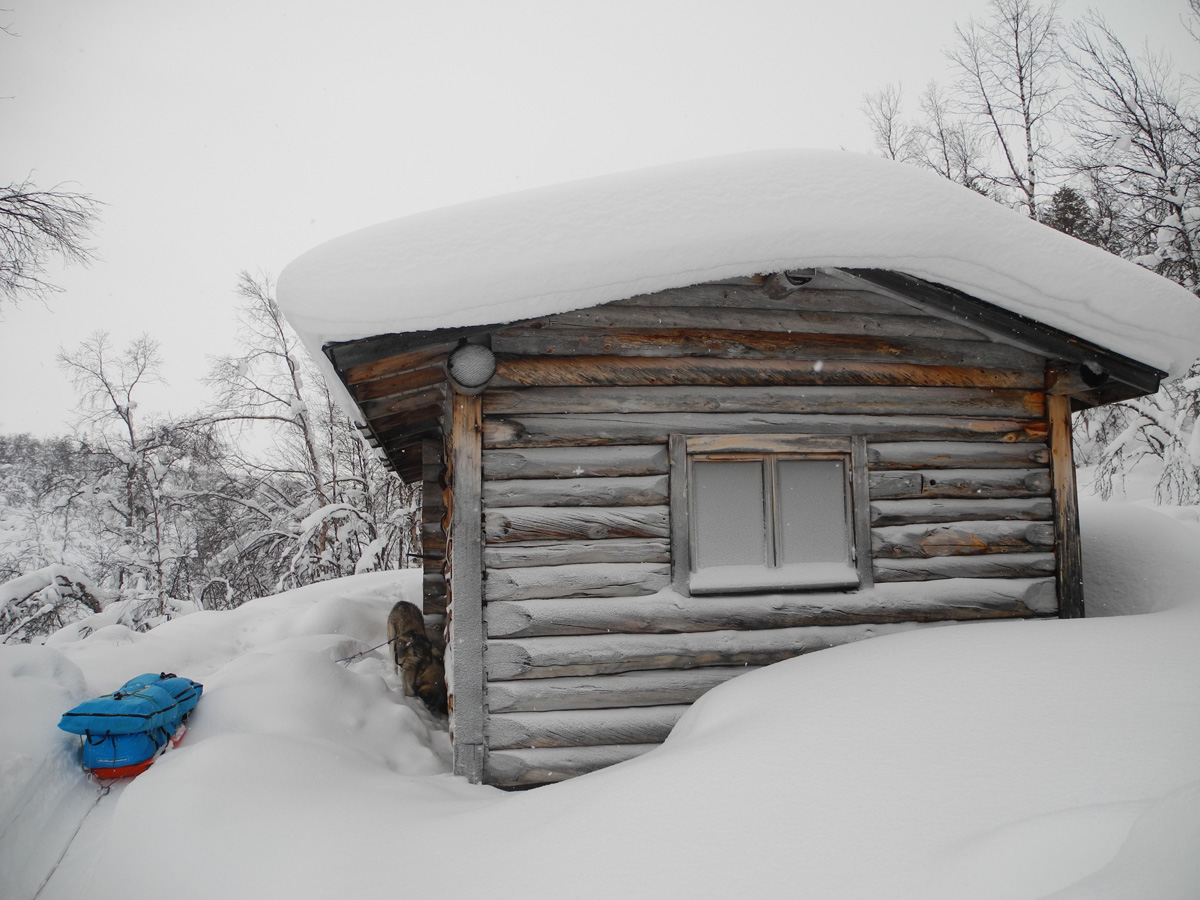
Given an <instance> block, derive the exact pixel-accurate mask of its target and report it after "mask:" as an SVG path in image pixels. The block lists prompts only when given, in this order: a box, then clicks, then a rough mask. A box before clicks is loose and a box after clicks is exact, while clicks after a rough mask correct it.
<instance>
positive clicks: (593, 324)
mask: <svg viewBox="0 0 1200 900" xmlns="http://www.w3.org/2000/svg"><path fill="white" fill-rule="evenodd" d="M526 327H528V326H526ZM535 327H538V329H539V330H542V329H545V328H552V329H570V328H583V329H598V328H600V329H605V330H609V329H634V328H652V329H656V330H658V329H672V330H690V329H704V330H709V331H715V330H720V331H734V332H743V331H766V332H783V333H786V334H792V333H799V332H803V333H806V334H858V335H869V336H875V337H917V338H944V339H949V340H960V341H983V340H987V336H986V335H984V334H983V332H981V331H978V330H977V329H974V328H970V327H968V326H966V325H962V324H959V323H957V322H952V321H950V320H948V319H937V318H934V317H932V316H917V315H912V311H911V310H908V311H906V314H905V315H891V314H889V313H878V312H867V311H856V312H852V313H851V312H840V311H839V312H833V311H826V310H814V309H804V308H800V307H798V306H795V305H794V306H793V307H792V308H790V309H779V310H771V309H750V308H747V307H743V306H725V307H723V308H722V307H719V306H689V305H679V306H666V307H664V306H654V307H644V306H643V307H637V306H595V307H592V308H591V309H581V310H576V311H574V312H566V313H558V314H556V315H552V316H547V317H546V318H545V319H540V320H538V322H537V323H536V326H535Z"/></svg>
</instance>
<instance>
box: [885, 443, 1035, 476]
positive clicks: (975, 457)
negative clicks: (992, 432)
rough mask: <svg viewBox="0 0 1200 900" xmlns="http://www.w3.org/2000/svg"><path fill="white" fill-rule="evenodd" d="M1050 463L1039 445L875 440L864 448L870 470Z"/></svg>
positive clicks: (966, 467) (999, 466)
mask: <svg viewBox="0 0 1200 900" xmlns="http://www.w3.org/2000/svg"><path fill="white" fill-rule="evenodd" d="M1049 461H1050V448H1049V447H1047V446H1046V445H1045V442H1044V441H1043V442H1041V443H1029V444H1014V443H1007V442H1005V443H985V442H982V441H981V442H980V443H968V442H965V441H942V442H938V441H876V442H872V443H871V445H870V447H868V448H867V465H868V467H869V468H870V469H872V470H876V469H977V468H978V469H992V468H1009V467H1012V468H1018V469H1021V468H1028V467H1030V466H1038V465H1045V464H1046V463H1048V462H1049Z"/></svg>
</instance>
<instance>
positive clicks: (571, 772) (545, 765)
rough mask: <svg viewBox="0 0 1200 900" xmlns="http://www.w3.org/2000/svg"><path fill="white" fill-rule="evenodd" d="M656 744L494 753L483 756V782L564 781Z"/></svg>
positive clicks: (510, 784) (513, 784)
mask: <svg viewBox="0 0 1200 900" xmlns="http://www.w3.org/2000/svg"><path fill="white" fill-rule="evenodd" d="M657 746H658V744H610V745H608V746H605V747H547V748H543V749H538V750H494V751H492V752H490V753H488V754H487V756H486V757H484V763H483V780H484V782H485V783H487V784H494V785H497V786H499V787H527V786H531V785H535V784H551V783H553V782H556V781H566V780H567V779H568V778H576V777H578V776H580V775H586V774H588V773H589V772H595V771H597V770H599V769H604V768H607V767H608V766H612V765H616V764H617V763H619V762H624V761H625V760H627V759H633V758H635V757H638V756H641V755H642V754H643V753H647V752H649V751H650V750H653V749H654V748H655V747H657Z"/></svg>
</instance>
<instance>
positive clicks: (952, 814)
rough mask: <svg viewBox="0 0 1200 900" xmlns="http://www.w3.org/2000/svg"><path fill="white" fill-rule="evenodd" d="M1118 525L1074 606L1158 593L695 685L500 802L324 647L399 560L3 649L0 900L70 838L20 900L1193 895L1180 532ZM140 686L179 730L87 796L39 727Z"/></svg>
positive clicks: (434, 734)
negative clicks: (612, 748) (611, 743)
mask: <svg viewBox="0 0 1200 900" xmlns="http://www.w3.org/2000/svg"><path fill="white" fill-rule="evenodd" d="M1120 510H1121V508H1120V507H1114V506H1108V507H1105V508H1104V509H1103V514H1102V516H1101V517H1102V518H1103V519H1105V521H1106V522H1108V523H1117V522H1118V520H1119V515H1120ZM1137 512H1138V513H1139V514H1140V513H1141V512H1143V511H1141V510H1138V511H1137ZM1145 512H1146V513H1147V514H1150V515H1153V516H1157V517H1158V518H1157V519H1154V520H1146V521H1142V522H1140V523H1139V525H1138V527H1137V528H1130V529H1127V531H1126V534H1125V538H1124V540H1123V541H1111V542H1109V544H1107V545H1105V547H1104V548H1103V549H1102V552H1103V553H1105V554H1106V555H1107V556H1109V557H1110V560H1109V561H1110V564H1111V567H1112V569H1111V571H1127V572H1130V573H1134V575H1135V576H1136V573H1137V572H1138V571H1143V574H1145V575H1146V576H1147V578H1148V580H1144V581H1139V579H1138V578H1137V577H1131V578H1128V579H1123V580H1118V581H1116V582H1112V581H1111V580H1110V579H1109V577H1108V576H1107V575H1106V574H1105V573H1104V572H1103V571H1101V572H1100V573H1099V574H1100V579H1099V580H1097V581H1089V583H1088V585H1087V588H1088V591H1089V601H1090V602H1092V603H1093V604H1098V605H1099V606H1101V607H1102V608H1104V609H1105V610H1106V611H1108V612H1109V613H1114V614H1115V613H1120V612H1123V611H1128V610H1130V609H1133V610H1138V609H1151V608H1160V607H1164V606H1170V605H1174V604H1181V603H1182V604H1184V605H1182V606H1178V607H1177V608H1174V609H1168V610H1166V611H1163V612H1158V613H1154V614H1151V615H1138V616H1129V615H1123V616H1122V615H1113V616H1111V617H1108V618H1099V619H1083V620H1048V621H1015V622H989V623H972V624H964V625H956V626H953V627H948V628H939V629H932V630H928V631H918V632H912V633H908V634H902V635H896V636H891V637H885V638H879V639H875V640H869V641H864V642H862V643H858V644H853V645H848V646H845V647H839V648H835V649H832V650H826V651H822V652H820V653H814V654H811V655H809V656H805V657H801V658H798V659H794V660H790V661H788V662H785V663H780V664H778V665H775V666H770V667H767V668H764V669H761V670H759V671H756V672H752V673H750V674H747V675H746V676H744V677H741V678H737V679H734V680H733V681H731V682H729V683H727V684H726V685H724V686H722V687H720V688H718V689H716V690H714V691H712V692H711V693H710V694H708V695H706V696H705V697H704V698H703V699H702V700H701V701H700V702H699V703H697V704H696V705H695V706H694V707H693V708H692V710H691V711H690V712H689V713H688V714H687V715H686V716H684V718H683V719H682V720H681V722H680V724H679V725H678V726H677V728H676V730H675V732H674V733H673V734H672V736H671V737H670V739H669V740H668V741H667V743H666V744H664V745H663V746H662V747H661V748H659V749H657V750H654V751H652V752H651V753H649V754H647V755H645V756H643V757H640V758H638V759H636V760H633V761H631V762H628V763H624V764H621V765H619V766H616V767H613V768H611V769H607V770H604V771H601V772H598V773H594V774H592V775H588V776H585V777H582V778H578V779H576V780H574V781H571V782H567V783H564V784H560V785H551V786H547V787H543V788H538V789H536V790H533V791H528V792H524V793H513V794H506V793H504V792H501V791H499V790H496V789H494V788H489V787H483V786H472V785H468V784H466V783H465V782H463V781H462V779H458V778H455V777H453V776H451V775H449V774H447V771H448V759H449V754H448V749H449V748H448V743H447V739H446V735H445V732H444V731H442V730H441V727H440V726H439V723H438V722H437V721H436V720H434V719H433V718H431V717H430V716H429V715H428V713H426V712H425V711H424V709H423V708H422V707H421V706H420V704H419V703H417V702H416V701H409V700H406V699H405V698H404V697H403V696H402V695H401V691H400V685H399V682H398V681H397V680H396V678H395V676H394V674H393V673H392V672H391V671H390V666H389V664H388V663H387V662H386V661H385V659H384V658H383V654H382V651H373V652H370V653H367V654H366V655H364V656H361V657H357V658H352V659H351V658H350V657H353V656H354V655H355V654H357V653H360V652H362V651H364V650H367V649H368V648H370V647H372V646H374V645H375V644H377V643H380V642H381V641H382V640H383V632H384V623H385V619H386V615H387V611H388V609H389V608H390V605H391V603H392V602H393V601H394V600H396V599H399V598H407V599H413V598H414V597H419V592H420V574H419V571H410V572H403V573H379V574H373V575H368V576H356V577H354V578H351V579H343V580H341V581H334V582H327V583H324V584H319V585H314V586H312V587H309V588H304V589H301V590H298V591H292V592H289V593H287V594H282V595H279V596H276V597H270V598H265V599H262V600H257V601H254V602H252V603H250V604H247V605H246V606H244V607H241V608H240V609H237V610H234V611H232V612H202V613H196V614H193V615H190V616H186V617H183V618H180V619H177V620H174V621H172V622H169V623H167V624H166V625H163V626H160V627H158V628H155V629H154V630H152V631H151V632H149V633H146V634H137V633H134V632H131V631H128V630H127V629H122V628H120V627H119V626H109V627H107V628H100V629H98V630H96V631H95V632H94V633H92V634H90V636H88V637H87V638H84V639H80V638H78V637H77V636H76V635H77V634H78V633H79V632H75V631H72V632H65V633H62V634H61V635H60V636H59V637H58V638H57V639H53V640H51V641H50V642H49V643H48V644H47V645H46V646H43V647H35V646H18V647H7V646H6V647H0V716H3V719H4V722H5V729H4V730H3V731H2V732H0V896H4V897H6V898H9V897H11V898H14V900H20V898H28V897H31V896H33V894H34V893H35V891H36V890H37V888H38V886H39V885H40V884H41V883H42V882H43V881H44V879H45V878H46V876H47V874H48V873H49V872H50V871H51V870H52V868H53V866H54V864H55V863H56V861H57V860H58V858H59V856H60V854H62V852H63V849H64V847H66V846H67V845H68V843H69V842H70V838H71V834H72V832H73V830H74V829H75V828H76V827H77V826H78V825H79V823H80V822H81V821H82V822H83V823H84V824H83V827H82V828H81V829H80V831H79V834H78V836H77V837H76V838H75V839H74V841H73V842H70V851H69V852H68V853H67V854H66V855H65V857H64V858H63V860H62V862H61V864H60V865H59V866H58V868H57V871H55V872H54V874H53V877H52V878H51V879H50V880H49V883H48V884H47V885H46V887H45V890H44V891H43V892H42V894H41V896H42V897H43V898H71V900H75V898H79V897H94V898H101V900H106V898H111V900H116V898H142V897H146V898H149V897H152V896H159V895H161V894H162V892H163V891H167V892H168V893H170V894H171V895H172V896H175V897H181V898H205V900H209V898H213V897H229V898H252V897H253V898H261V897H264V896H267V897H276V896H280V897H289V898H291V900H305V898H313V900H316V898H327V897H331V896H353V897H356V898H376V897H378V898H381V900H382V898H385V897H386V898H392V897H395V896H396V895H397V894H399V893H403V894H416V895H419V896H427V897H439V896H446V897H474V896H489V897H514V898H518V897H519V898H523V900H524V898H528V897H543V896H565V897H572V898H587V897H612V896H628V897H698V898H705V897H713V898H717V897H722V898H726V897H731V896H747V895H748V896H757V897H771V898H773V897H781V898H782V897H795V896H811V897H821V898H847V900H849V898H855V900H860V898H863V897H887V898H889V900H906V898H913V900H916V898H920V900H931V898H947V900H949V898H955V900H958V898H963V897H970V898H972V900H988V898H997V900H999V898H1006V900H1011V898H1026V897H1027V898H1036V897H1043V896H1058V897H1061V898H1066V900H1078V898H1085V897H1086V898H1106V897H1112V898H1118V897H1120V898H1126V897H1154V898H1156V900H1172V898H1179V900H1183V898H1190V897H1194V896H1195V886H1196V885H1197V884H1200V871H1198V868H1197V857H1196V855H1195V847H1196V846H1197V845H1198V843H1200V804H1198V803H1197V796H1198V795H1197V792H1198V791H1200V654H1198V653H1197V652H1196V647H1197V645H1198V643H1200V604H1196V603H1194V602H1190V601H1192V600H1193V598H1195V596H1196V593H1197V592H1196V587H1195V585H1196V580H1195V573H1194V572H1193V571H1192V568H1191V563H1190V561H1189V560H1181V559H1179V558H1178V556H1177V555H1176V556H1174V557H1173V558H1171V559H1169V560H1167V561H1166V564H1164V559H1163V557H1161V556H1159V555H1157V551H1158V548H1159V546H1160V545H1161V544H1162V543H1163V542H1164V541H1168V542H1172V544H1171V545H1172V546H1177V545H1176V544H1174V543H1173V542H1174V541H1176V539H1180V540H1185V541H1190V542H1191V544H1192V545H1193V546H1194V544H1195V541H1196V538H1197V537H1198V536H1200V529H1198V528H1197V527H1196V526H1195V525H1193V524H1189V523H1186V522H1178V521H1175V520H1173V519H1171V518H1168V517H1167V516H1163V515H1161V514H1159V513H1157V512H1153V511H1145ZM1084 516H1085V518H1084V540H1085V547H1087V546H1088V542H1089V522H1090V521H1091V520H1092V519H1093V518H1095V515H1094V509H1093V506H1092V505H1091V504H1087V505H1085V506H1084ZM1115 527H1116V525H1115V524H1112V525H1111V527H1109V528H1108V531H1109V532H1111V530H1112V528H1115ZM1149 567H1153V568H1154V570H1155V571H1153V572H1148V571H1144V570H1146V569H1147V568H1149ZM1139 584H1143V585H1145V589H1146V590H1153V591H1156V592H1158V593H1160V594H1161V595H1162V597H1163V598H1164V599H1163V600H1162V601H1161V602H1160V601H1158V600H1153V601H1152V600H1148V599H1147V598H1146V597H1142V596H1136V594H1137V593H1138V592H1139V590H1140V589H1139V587H1138V585H1139ZM158 669H168V670H175V671H187V672H188V673H189V675H191V676H193V677H195V678H197V679H199V680H201V681H203V682H204V683H205V685H206V691H205V699H204V703H203V704H201V706H200V707H199V708H198V709H197V712H196V714H195V717H194V719H193V724H192V729H191V732H190V733H189V735H188V738H187V740H186V741H185V742H184V744H183V745H182V746H181V747H179V748H178V749H175V750H172V751H169V752H168V753H167V754H166V755H165V756H164V757H163V758H162V759H161V760H159V761H158V762H157V763H156V764H155V765H154V766H153V767H152V768H151V769H150V770H149V771H148V772H146V773H145V774H144V775H141V776H139V777H138V778H137V779H136V780H134V781H133V782H130V783H127V784H125V785H123V786H119V787H118V788H116V789H115V790H114V791H113V793H112V795H110V796H107V797H104V798H102V799H101V800H100V802H99V803H98V804H97V803H96V800H95V798H96V794H95V791H94V789H93V788H92V787H90V786H89V785H88V784H87V783H86V782H85V781H84V780H83V778H82V775H81V774H80V773H79V771H78V769H77V768H76V766H77V765H78V763H77V761H76V760H75V758H74V753H75V749H74V747H73V745H72V744H71V742H70V741H69V740H68V739H67V736H66V735H64V734H62V733H61V732H59V731H58V730H57V729H56V728H55V724H54V723H55V722H56V721H57V717H58V715H59V714H60V713H61V712H62V711H63V710H64V709H66V708H67V707H69V706H71V705H73V703H75V702H78V700H79V699H81V698H83V697H86V696H89V695H94V694H96V693H101V692H103V691H105V690H110V689H111V688H112V686H114V685H115V684H119V683H120V681H121V680H122V679H123V677H127V676H128V673H131V672H137V671H150V670H158ZM264 711H269V712H267V713H266V714H264ZM93 806H94V808H92V807H93ZM89 809H91V811H90V812H89ZM85 816H86V818H85ZM180 836H184V837H186V841H187V847H188V856H189V859H190V863H189V864H188V866H187V868H186V872H184V873H182V875H181V874H180V872H179V870H178V869H177V867H176V862H175V858H176V855H177V853H176V851H177V850H178V847H179V840H180ZM132 847H136V848H137V855H138V863H139V864H138V866H137V867H134V868H125V867H122V869H121V871H119V872H118V871H116V870H115V869H114V868H113V867H112V866H110V865H108V862H109V861H111V860H113V859H114V858H122V857H123V856H124V855H126V854H128V852H129V850H130V848H132Z"/></svg>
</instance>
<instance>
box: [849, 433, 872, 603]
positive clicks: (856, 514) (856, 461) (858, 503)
mask: <svg viewBox="0 0 1200 900" xmlns="http://www.w3.org/2000/svg"><path fill="white" fill-rule="evenodd" d="M849 499H850V509H851V512H852V519H851V521H850V523H849V524H850V536H851V540H852V541H853V543H852V545H851V554H852V556H853V559H854V566H855V568H856V569H857V570H858V587H859V590H866V589H868V588H870V587H871V586H872V585H873V584H874V583H875V572H874V568H873V567H872V565H871V554H870V552H869V551H868V550H867V548H868V547H870V546H871V522H870V519H871V506H870V491H869V489H868V487H867V439H866V438H865V437H864V436H863V435H861V434H859V435H855V436H854V437H853V438H851V453H850V498H849Z"/></svg>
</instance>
